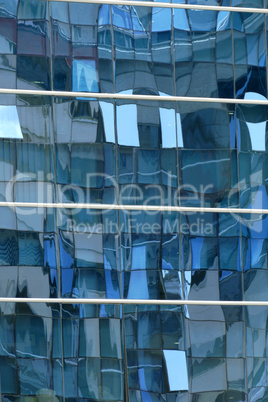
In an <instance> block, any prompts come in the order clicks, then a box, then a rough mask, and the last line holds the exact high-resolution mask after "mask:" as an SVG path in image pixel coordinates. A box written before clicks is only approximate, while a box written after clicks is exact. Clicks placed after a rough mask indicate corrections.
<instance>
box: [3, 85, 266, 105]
mask: <svg viewBox="0 0 268 402" xmlns="http://www.w3.org/2000/svg"><path fill="white" fill-rule="evenodd" d="M0 94H12V95H41V96H58V97H65V98H96V99H121V100H132V101H133V100H144V101H158V102H160V101H161V102H201V103H204V102H205V103H232V104H241V105H268V100H258V99H257V100H256V99H252V100H250V99H232V98H204V97H199V96H163V95H133V94H110V93H99V92H71V91H44V90H39V89H10V88H0Z"/></svg>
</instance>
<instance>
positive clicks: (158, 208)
mask: <svg viewBox="0 0 268 402" xmlns="http://www.w3.org/2000/svg"><path fill="white" fill-rule="evenodd" d="M1 207H11V208H57V209H97V210H121V211H156V212H199V213H203V212H212V213H224V214H225V213H229V214H258V215H260V214H261V215H267V214H268V209H249V208H218V207H215V208H212V207H183V206H182V207H179V206H168V205H123V204H90V203H89V204H73V203H59V202H58V203H53V202H4V201H1V202H0V208H1Z"/></svg>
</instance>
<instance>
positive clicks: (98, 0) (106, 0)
mask: <svg viewBox="0 0 268 402" xmlns="http://www.w3.org/2000/svg"><path fill="white" fill-rule="evenodd" d="M49 1H50V2H64V3H89V4H115V5H126V6H141V7H159V8H180V9H186V10H202V11H234V12H239V13H257V14H267V13H268V10H267V9H265V8H254V7H253V8H250V7H245V8H244V7H228V6H203V5H199V4H177V3H162V2H153V1H134V0H129V1H126V0H49Z"/></svg>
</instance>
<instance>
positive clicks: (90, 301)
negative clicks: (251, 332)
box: [0, 297, 268, 307]
mask: <svg viewBox="0 0 268 402" xmlns="http://www.w3.org/2000/svg"><path fill="white" fill-rule="evenodd" d="M0 303H49V304H54V303H56V304H57V303H58V304H117V305H126V304H130V305H133V304H139V305H158V306H164V305H165V306H184V305H187V306H267V307H268V301H250V300H249V301H234V300H156V299H153V300H152V299H150V300H145V299H86V298H85V299H79V298H77V299H76V298H58V299H57V298H40V297H29V298H27V297H0Z"/></svg>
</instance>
